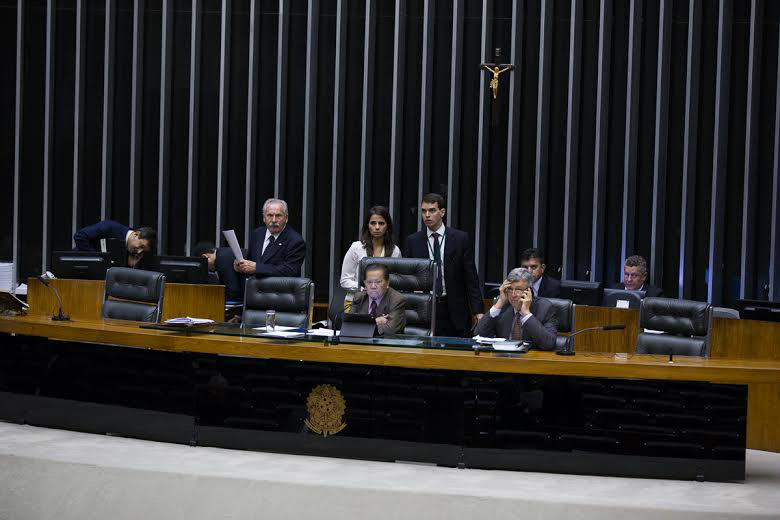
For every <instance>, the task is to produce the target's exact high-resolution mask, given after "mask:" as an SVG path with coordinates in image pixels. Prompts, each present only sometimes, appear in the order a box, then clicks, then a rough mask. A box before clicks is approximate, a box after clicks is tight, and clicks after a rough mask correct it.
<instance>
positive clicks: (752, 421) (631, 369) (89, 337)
mask: <svg viewBox="0 0 780 520" xmlns="http://www.w3.org/2000/svg"><path fill="white" fill-rule="evenodd" d="M0 332H5V333H15V334H21V335H29V336H37V337H46V338H50V339H54V340H65V341H80V342H87V343H96V344H98V345H96V348H99V344H100V343H104V344H113V345H127V346H134V347H146V348H151V349H156V350H163V351H170V352H198V353H210V354H223V355H235V356H250V357H263V358H275V359H289V360H301V361H315V362H326V363H327V362H330V363H349V364H364V365H379V366H397V367H405V368H430V369H443V370H466V371H469V370H470V371H483V372H500V373H523V374H546V375H560V376H580V377H607V378H637V379H661V380H663V379H669V380H686V381H710V382H714V383H732V384H747V385H748V387H749V394H748V447H749V448H754V449H763V450H771V451H780V420H778V419H777V410H778V409H780V360H772V359H766V360H757V359H731V358H726V359H715V358H710V359H704V358H697V357H682V356H679V357H677V358H676V359H675V362H674V363H673V364H670V363H669V362H668V358H667V357H665V356H647V355H631V354H629V355H628V356H627V357H626V358H625V359H622V358H617V357H616V356H615V354H614V353H609V352H581V353H580V354H578V355H576V356H574V357H562V356H557V355H556V354H554V353H551V352H529V353H528V354H525V355H520V356H511V357H510V356H507V355H502V354H500V353H490V352H482V353H480V354H479V355H477V354H474V353H473V352H466V351H456V350H433V349H423V348H399V347H383V346H368V345H356V344H339V345H327V346H326V345H324V344H318V343H311V342H303V341H289V342H288V341H286V340H269V339H261V338H241V337H233V336H216V335H206V334H197V333H196V334H190V335H188V334H185V333H182V332H180V331H170V332H168V331H158V330H150V329H141V328H140V326H139V324H138V323H134V322H118V321H100V320H85V319H76V320H75V321H71V322H64V323H61V322H53V321H51V318H50V317H49V316H46V315H36V314H30V315H28V316H23V317H17V318H8V317H0Z"/></svg>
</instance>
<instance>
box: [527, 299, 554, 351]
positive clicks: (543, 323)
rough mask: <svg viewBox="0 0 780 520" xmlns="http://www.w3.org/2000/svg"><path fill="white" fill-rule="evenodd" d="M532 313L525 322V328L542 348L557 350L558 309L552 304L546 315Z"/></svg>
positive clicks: (532, 339)
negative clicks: (538, 315)
mask: <svg viewBox="0 0 780 520" xmlns="http://www.w3.org/2000/svg"><path fill="white" fill-rule="evenodd" d="M540 317H541V320H540V319H539V317H537V316H536V315H531V317H530V318H528V320H526V322H525V323H524V324H523V330H524V331H525V333H526V334H527V335H528V336H530V338H531V341H533V342H534V344H536V346H537V347H539V348H540V349H541V350H555V339H556V338H557V337H558V309H557V308H556V307H555V306H554V305H550V306H549V307H548V308H547V310H546V312H545V313H544V315H542V316H540Z"/></svg>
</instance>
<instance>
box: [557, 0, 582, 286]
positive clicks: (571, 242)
mask: <svg viewBox="0 0 780 520" xmlns="http://www.w3.org/2000/svg"><path fill="white" fill-rule="evenodd" d="M570 12H571V17H570V20H571V21H570V24H569V25H570V28H569V30H570V36H569V93H568V97H567V100H566V101H567V116H566V170H565V180H564V194H563V264H562V267H563V278H564V279H571V278H575V275H576V266H575V265H574V256H575V255H574V253H575V250H576V243H575V240H576V236H577V222H576V221H577V176H578V172H579V142H580V77H581V68H582V18H583V13H582V2H581V1H580V0H571V10H570Z"/></svg>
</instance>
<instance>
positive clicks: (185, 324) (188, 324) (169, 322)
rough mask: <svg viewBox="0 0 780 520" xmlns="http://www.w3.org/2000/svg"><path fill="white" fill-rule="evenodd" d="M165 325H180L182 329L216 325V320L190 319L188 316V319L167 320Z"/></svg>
mask: <svg viewBox="0 0 780 520" xmlns="http://www.w3.org/2000/svg"><path fill="white" fill-rule="evenodd" d="M163 323H165V324H166V325H178V326H180V327H193V326H195V325H209V324H211V323H214V320H209V319H206V318H190V317H189V316H187V317H186V318H171V319H170V320H165V321H164V322H163Z"/></svg>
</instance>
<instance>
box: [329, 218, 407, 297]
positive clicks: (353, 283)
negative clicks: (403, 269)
mask: <svg viewBox="0 0 780 520" xmlns="http://www.w3.org/2000/svg"><path fill="white" fill-rule="evenodd" d="M367 256H392V257H394V258H398V257H400V256H401V250H400V249H399V248H398V246H397V245H395V243H394V242H393V217H391V216H390V211H389V210H388V209H387V208H386V207H384V206H374V207H372V208H371V209H370V210H368V215H366V218H365V220H364V221H363V229H362V231H361V233H360V240H358V241H356V242H352V245H351V246H349V251H347V254H346V255H344V261H343V262H342V264H341V287H343V288H344V289H346V290H347V291H348V294H347V298H346V301H349V302H351V301H352V295H353V294H354V293H355V292H356V291H357V289H358V279H357V276H358V273H357V270H358V265H359V264H360V260H361V259H363V258H365V257H367Z"/></svg>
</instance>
